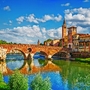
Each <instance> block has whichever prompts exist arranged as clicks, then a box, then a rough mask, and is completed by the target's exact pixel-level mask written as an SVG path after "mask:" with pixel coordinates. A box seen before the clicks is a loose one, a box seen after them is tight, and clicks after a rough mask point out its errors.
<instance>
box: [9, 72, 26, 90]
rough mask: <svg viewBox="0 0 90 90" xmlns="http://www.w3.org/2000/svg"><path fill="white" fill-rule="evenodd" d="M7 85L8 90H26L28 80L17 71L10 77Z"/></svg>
mask: <svg viewBox="0 0 90 90" xmlns="http://www.w3.org/2000/svg"><path fill="white" fill-rule="evenodd" d="M8 85H9V87H10V90H28V80H27V78H25V76H24V75H23V74H21V73H20V72H19V71H15V73H14V74H12V75H11V76H10V79H9V83H8Z"/></svg>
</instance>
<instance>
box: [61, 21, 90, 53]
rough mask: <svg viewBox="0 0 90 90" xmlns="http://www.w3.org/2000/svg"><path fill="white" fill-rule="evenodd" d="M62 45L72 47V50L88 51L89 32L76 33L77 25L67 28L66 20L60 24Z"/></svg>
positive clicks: (89, 43) (89, 42)
mask: <svg viewBox="0 0 90 90" xmlns="http://www.w3.org/2000/svg"><path fill="white" fill-rule="evenodd" d="M60 43H61V44H62V45H61V46H62V47H67V48H72V50H73V51H80V52H83V51H84V52H90V34H82V33H77V27H75V26H71V27H69V28H67V26H66V21H65V20H64V21H63V25H62V38H61V39H60Z"/></svg>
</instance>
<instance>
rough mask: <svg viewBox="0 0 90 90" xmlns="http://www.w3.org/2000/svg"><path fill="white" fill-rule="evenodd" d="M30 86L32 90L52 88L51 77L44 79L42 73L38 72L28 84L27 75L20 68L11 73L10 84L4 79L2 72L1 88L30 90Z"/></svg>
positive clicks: (3, 89)
mask: <svg viewBox="0 0 90 90" xmlns="http://www.w3.org/2000/svg"><path fill="white" fill-rule="evenodd" d="M29 86H30V88H31V90H51V82H50V80H49V78H48V77H47V78H45V79H43V78H42V76H41V75H40V74H37V75H36V76H35V78H34V80H33V81H32V82H31V83H30V85H28V78H27V75H23V74H21V73H20V72H19V71H18V70H15V72H14V73H13V74H12V75H10V77H9V82H8V84H6V83H5V82H4V81H3V75H2V73H0V90H28V89H29Z"/></svg>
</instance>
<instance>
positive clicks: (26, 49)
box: [0, 44, 62, 60]
mask: <svg viewBox="0 0 90 90" xmlns="http://www.w3.org/2000/svg"><path fill="white" fill-rule="evenodd" d="M14 50H18V51H20V52H22V53H23V55H24V59H27V57H28V55H29V54H30V56H31V58H33V56H34V54H35V53H36V52H41V53H43V54H44V55H45V56H46V58H51V57H52V56H53V55H54V54H55V53H58V52H60V51H61V50H62V47H55V46H41V45H32V44H0V58H1V59H4V60H5V59H6V55H7V54H8V53H13V52H14Z"/></svg>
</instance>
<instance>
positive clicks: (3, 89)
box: [0, 73, 9, 90]
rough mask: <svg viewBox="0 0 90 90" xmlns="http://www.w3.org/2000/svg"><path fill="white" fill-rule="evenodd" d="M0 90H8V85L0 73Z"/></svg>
mask: <svg viewBox="0 0 90 90" xmlns="http://www.w3.org/2000/svg"><path fill="white" fill-rule="evenodd" d="M0 90H9V87H8V85H7V84H6V83H5V82H4V81H3V75H2V74H1V73H0Z"/></svg>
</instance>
